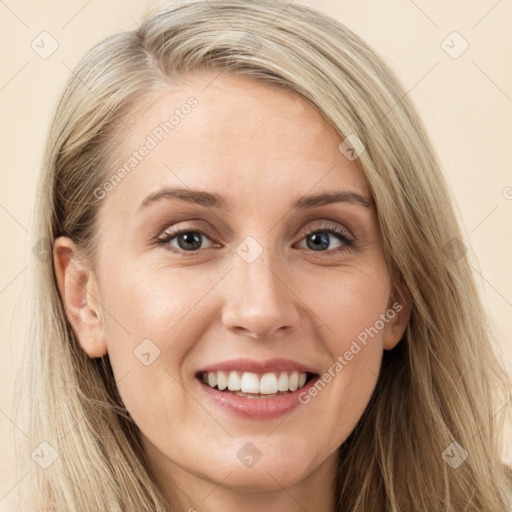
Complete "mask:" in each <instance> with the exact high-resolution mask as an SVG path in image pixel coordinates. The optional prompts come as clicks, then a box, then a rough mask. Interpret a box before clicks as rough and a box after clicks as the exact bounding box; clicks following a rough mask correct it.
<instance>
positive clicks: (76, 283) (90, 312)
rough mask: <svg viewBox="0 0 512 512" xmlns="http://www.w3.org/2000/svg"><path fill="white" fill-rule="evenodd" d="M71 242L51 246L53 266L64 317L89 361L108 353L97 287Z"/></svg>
mask: <svg viewBox="0 0 512 512" xmlns="http://www.w3.org/2000/svg"><path fill="white" fill-rule="evenodd" d="M76 256H77V253H76V248H75V245H74V243H73V241H72V240H71V239H70V238H68V237H64V236H61V237H59V238H57V239H56V240H55V242H54V245H53V264H54V268H55V275H56V277H57V285H58V287H59V293H60V296H61V299H62V303H63V305H64V310H65V312H66V317H67V319H68V321H69V323H70V324H71V327H72V328H73V332H74V333H75V335H76V337H77V339H78V342H79V343H80V346H81V347H82V349H83V351H84V352H85V353H86V354H87V355H88V356H89V357H91V358H93V357H102V356H104V355H105V354H106V353H107V343H106V337H105V332H104V324H103V315H102V308H101V297H100V292H99V285H98V282H97V280H96V277H95V275H94V272H92V270H90V269H88V268H87V267H83V266H82V265H81V264H79V263H78V260H77V257H76Z"/></svg>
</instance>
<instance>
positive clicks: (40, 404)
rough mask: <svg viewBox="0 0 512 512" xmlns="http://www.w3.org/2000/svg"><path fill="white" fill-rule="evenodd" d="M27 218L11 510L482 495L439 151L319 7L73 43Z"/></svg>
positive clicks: (461, 258)
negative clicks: (22, 434) (30, 307)
mask: <svg viewBox="0 0 512 512" xmlns="http://www.w3.org/2000/svg"><path fill="white" fill-rule="evenodd" d="M34 231H35V232H36V233H37V238H36V241H40V242H39V243H40V244H41V245H43V246H44V248H45V249H46V250H47V251H48V253H49V254H51V255H52V257H51V258H42V259H41V260H40V261H39V262H38V266H37V268H36V269H35V272H36V273H35V275H34V284H35V286H36V293H35V295H34V308H35V318H34V321H33V323H32V330H31V333H30V338H29V339H30V344H29V353H28V355H27V358H26V362H27V365H28V370H27V371H26V375H25V376H24V378H23V379H20V383H21V384H22V388H21V389H22V391H23V394H24V396H26V397H27V404H26V409H24V412H25V414H27V415H28V417H29V418H30V429H29V440H28V445H27V446H28V448H27V447H25V448H24V450H25V451H24V452H22V453H27V449H28V450H29V453H31V458H30V459H29V460H28V462H29V463H30V464H32V467H31V469H30V478H27V479H26V480H24V481H23V482H22V483H21V484H20V486H19V487H20V489H21V495H22V496H21V497H20V501H19V510H24V511H28V510H38V511H42V510H44V511H63V510H66V511H86V510H87V511H89V510H109V511H121V510H123V511H135V510H158V511H164V510H165V511H167V510H189V511H192V510H198V511H217V510H222V511H235V510H246V511H256V510H265V509H272V510H281V511H295V510H310V511H314V510H331V511H341V510H351V511H360V512H363V511H364V512H366V511H370V510H371V511H392V512H398V511H404V510H405V511H410V510H417V511H430V512H431V511H453V512H455V511H457V512H458V511H461V510H465V511H468V512H471V511H473V512H476V511H479V512H481V511H493V512H498V511H502V512H505V511H506V510H507V506H508V505H507V504H510V503H511V501H512V496H511V493H512V491H511V481H512V472H511V469H510V467H508V466H506V465H505V464H504V463H503V462H502V461H501V459H500V454H501V451H502V446H501V437H500V434H501V425H500V424H499V422H498V421H497V420H496V419H495V415H496V413H497V409H498V406H501V405H502V404H503V403H505V399H506V397H507V392H508V390H509V381H508V378H507V376H506V374H505V372H504V371H503V369H502V368H500V366H499V365H498V363H497V361H496V359H495V358H494V355H493V352H492V343H491V341H492V335H491V333H490V332H489V328H488V324H487V321H486V318H485V316H484V311H483V308H482V305H481V303H480V301H479V298H478V295H477V290H476V287H475V284H474V280H473V277H472V274H471V271H470V266H469V264H468V261H467V259H466V256H465V245H464V243H463V241H462V238H463V236H462V233H461V230H460V228H459V226H458V223H457V220H456V216H455V214H454V207H453V206H452V204H451V199H450V196H449V193H448V191H447V188H446V185H445V183H444V180H443V177H442V174H441V172H440V169H439V164H438V162H437V160H436V157H435V155H434V152H433V150H432V147H431V144H430V142H429V139H428V137H427V135H426V133H425V130H424V128H423V126H422V124H421V122H420V120H419V118H418V115H417V114H416V111H415V109H414V107H413V106H412V105H411V104H410V102H409V100H408V98H407V96H406V94H405V92H404V90H403V89H402V87H401V86H400V84H399V82H398V80H397V78H396V77H395V76H394V74H393V73H392V71H390V69H389V68H388V67H387V66H386V65H385V63H383V62H382V60H381V59H380V58H379V57H378V56H377V55H376V54H375V52H374V51H373V50H371V49H370V48H369V47H368V45H367V44H365V43H364V42H363V41H362V40H361V39H359V38H358V37H357V36H356V35H354V34H353V33H352V32H351V31H350V30H348V29H347V28H345V27H344V26H343V25H341V24H340V23H338V22H336V21H335V20H332V19H330V18H328V17H326V16H325V15H322V14H321V13H319V12H317V11H314V10H312V9H311V8H309V7H305V6H303V5H299V4H295V3H290V4H285V3H284V2H281V1H267V0H265V1H258V2H254V3H252V2H244V1H242V0H220V1H215V2H202V1H200V2H191V3H187V4H181V5H177V6H174V7H173V8H169V9H167V10H164V11H162V12H159V13H157V14H154V15H152V16H150V17H148V18H147V19H146V20H145V21H144V22H143V23H142V25H141V26H140V27H139V28H137V29H136V30H133V31H129V32H124V33H120V34H117V35H115V36H112V37H110V38H108V39H107V40H105V41H103V42H102V43H100V44H98V45H97V46H96V47H95V48H93V49H92V50H91V51H90V52H89V53H88V54H87V55H86V57H85V58H84V59H83V60H82V62H81V63H80V64H79V66H78V68H77V70H76V73H74V76H73V77H72V79H71V80H70V82H69V83H68V85H67V87H66V89H65V91H64V94H63V96H62V98H61V100H60V102H59V105H58V108H57V110H56V113H55V117H54V120H53V123H52V127H51V131H50V134H49V138H48V145H47V150H46V157H45V160H44V165H43V173H42V177H41V182H40V187H39V196H38V204H37V210H36V226H35V229H34ZM42 252H44V251H42ZM20 459H24V460H26V459H27V457H26V456H25V457H23V456H21V455H20ZM34 464H36V466H35V467H34ZM23 469H24V468H23V467H22V468H21V470H22V471H23ZM25 471H26V470H25Z"/></svg>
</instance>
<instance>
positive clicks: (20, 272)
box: [0, 0, 512, 503]
mask: <svg viewBox="0 0 512 512" xmlns="http://www.w3.org/2000/svg"><path fill="white" fill-rule="evenodd" d="M304 3H306V4H308V5H311V6H314V7H318V8H320V9H322V10H324V11H325V12H326V13H328V14H330V15H332V16H334V17H335V18H338V19H339V20H340V21H342V22H344V23H345V24H346V25H347V26H348V27H349V28H351V29H352V30H354V31H355V32H356V33H358V34H359V35H361V36H362V37H363V38H364V39H366V40H367V41H368V42H369V43H370V44H372V45H373V46H374V48H375V49H376V50H378V51H379V52H380V53H381V55H382V56H384V57H385V58H386V59H387V61H388V62H389V63H390V64H391V66H392V67H394V68H395V69H396V70H397V72H398V74H399V76H400V77H401V78H402V81H403V83H404V86H405V88H406V90H407V91H409V92H408V94H409V95H410V96H411V97H412V99H413V100H414V101H415V103H416V104H417V106H418V108H419V110H420V113H421V114H422V116H423V118H424V121H425V123H426V125H427V128H428V130H429V132H430V133H431V137H432V140H433V142H434V144H435V146H436V148H437V150H438V152H439V155H440V158H441V161H442V163H443V164H444V166H445V172H446V175H447V178H448V181H449V183H450V184H451V186H452V189H453V194H454V196H455V198H456V200H457V201H458V204H459V206H460V210H461V213H462V217H463V222H464V226H465V229H466V232H467V238H468V242H469V243H470V244H472V246H473V247H474V249H475V252H476V254H477V256H478V259H479V261H480V269H481V274H477V277H478V280H479V282H480V283H481V285H482V289H483V293H484V295H485V301H486V304H487V307H488V309H489V311H490V312H491V314H492V315H493V316H494V318H495V319H496V325H497V329H498V332H499V335H500V339H499V340H498V341H499V344H500V345H499V347H500V348H499V349H500V351H501V352H502V356H501V357H502V358H503V360H504V363H505V365H506V367H507V368H508V370H509V371H510V372H511V373H512V339H511V338H512V337H511V334H510V333H511V332H512V269H511V262H512V236H511V235H512V230H511V227H512V172H511V169H512V138H511V135H512V99H511V98H512V68H511V67H510V59H511V53H512V51H511V50H512V31H511V30H510V21H509V20H510V19H511V18H512V4H511V3H510V2H509V1H508V0H501V1H496V0H480V1H475V0H473V1H468V0H451V1H450V2H446V1H441V0H439V1H427V0H415V1H413V0H409V1H407V0H400V1H382V0H350V1H348V0H347V1H345V0H343V1H335V0H309V1H307V2H304ZM160 4H163V2H158V3H156V2H149V3H148V2H144V1H142V0H128V1H126V0H123V1H121V0H115V1H108V2H105V1H101V2H100V1H98V0H89V1H87V0H72V1H64V0H61V1H48V0H47V1H40V2H36V1H34V0H32V1H28V0H18V1H16V0H6V1H5V2H4V1H2V2H1V3H0V37H1V39H2V41H1V47H2V48H3V49H4V51H3V65H2V66H1V68H0V108H1V120H2V137H1V155H2V161H1V164H2V173H1V183H0V222H1V226H2V229H1V232H0V233H1V234H0V237H1V247H2V252H1V263H2V264H1V265H0V330H1V348H2V350H1V354H2V357H0V453H1V457H0V503H1V500H2V498H3V497H4V495H6V494H8V493H9V490H10V489H11V488H12V487H13V486H15V485H16V481H15V480H14V475H13V474H12V464H13V455H12V447H11V439H10V436H11V432H12V430H13V428H14V426H13V424H12V422H11V419H10V414H11V404H10V398H11V385H12V382H13V376H14V370H15V367H16V366H17V365H18V364H19V362H20V356H19V347H20V344H21V342H22V340H21V333H22V329H23V326H24V324H25V321H26V319H25V318H22V315H21V314H20V312H19V308H20V305H21V303H22V292H23V290H24V286H26V276H27V272H26V270H27V266H28V265H29V264H30V263H31V251H30V249H31V248H30V247H29V244H28V230H29V219H30V209H31V207H32V204H33V193H34V185H35V183H36V179H37V172H38V165H39V160H40V156H41V150H42V144H43V140H44V137H45V134H46V131H47V126H48V122H49V118H50V113H51V111H52V109H53V106H54V104H55V101H56V99H57V96H58V94H59V93H60V91H61V89H62V87H63V85H64V83H65V81H66V80H67V78H68V77H69V74H70V68H72V67H74V65H75V64H76V63H77V61H78V59H79V58H80V57H81V56H82V55H83V54H84V53H85V52H86V51H87V50H88V49H89V48H90V47H91V46H92V45H93V44H94V43H96V42H98V41H99V40H100V39H101V38H103V37H105V36H107V35H109V34H111V33H112V32H115V31H118V30H121V29H127V28H132V27H133V26H134V25H135V24H136V22H137V20H139V19H140V17H141V16H142V15H143V14H144V13H145V12H146V10H147V9H148V8H150V9H152V8H154V7H156V6H158V5H160ZM43 31H46V32H48V33H49V34H51V37H52V38H53V39H55V40H56V41H57V43H58V48H57V50H56V51H55V52H54V53H53V54H52V55H50V56H48V57H47V58H42V57H41V56H40V55H38V53H36V51H34V50H33V49H32V47H31V44H32V41H34V40H35V43H34V46H36V45H37V44H39V48H40V49H39V50H38V51H40V52H42V51H48V50H49V49H50V48H51V41H50V39H49V36H39V35H40V34H41V32H43ZM453 31H457V32H458V33H459V34H460V35H461V36H462V38H464V40H466V41H467V43H468V44H469V47H468V49H467V50H466V51H465V52H464V53H462V54H461V55H460V56H459V57H458V58H456V59H454V58H452V57H450V56H449V55H448V54H447V53H446V52H445V51H444V49H443V47H442V46H441V43H442V41H443V40H445V38H447V36H448V35H449V34H451V33H452V32H453ZM42 37H45V38H46V39H45V43H44V47H42V45H43V43H41V38H42ZM462 44H464V41H463V40H462V39H460V37H459V36H457V35H455V36H453V35H452V36H450V37H449V38H448V39H447V41H446V42H445V43H444V47H446V48H447V50H448V51H450V52H452V53H453V52H457V51H458V50H460V49H461V48H462V46H461V45H462ZM449 47H451V48H449ZM36 48H37V46H36ZM45 56H46V55H45ZM509 405H510V404H509ZM506 410H507V408H506V407H505V408H504V409H503V411H502V414H503V413H504V412H505V411H506ZM18 427H19V428H20V429H21V430H23V425H18ZM511 437H512V436H511ZM507 458H508V459H509V460H512V452H511V450H509V451H508V454H507Z"/></svg>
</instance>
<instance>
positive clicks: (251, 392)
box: [196, 370, 318, 399]
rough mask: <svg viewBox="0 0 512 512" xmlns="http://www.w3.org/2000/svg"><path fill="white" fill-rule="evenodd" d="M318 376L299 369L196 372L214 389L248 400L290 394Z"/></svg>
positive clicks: (199, 377) (197, 375)
mask: <svg viewBox="0 0 512 512" xmlns="http://www.w3.org/2000/svg"><path fill="white" fill-rule="evenodd" d="M317 377H318V374H316V373H312V372H302V371H300V372H299V371H297V370H295V371H290V370H280V371H274V372H266V373H256V372H247V371H245V372H242V371H236V370H231V371H227V370H217V371H201V372H198V373H197V374H196V378H197V379H198V380H199V381H200V382H201V383H202V384H204V385H205V386H208V387H209V388H211V389H214V390H216V391H219V392H221V393H226V394H233V395H236V396H239V397H243V398H248V399H258V398H259V399H265V398H267V399H268V398H278V397H280V396H285V395H289V394H291V393H295V392H297V391H300V390H302V388H304V387H307V385H308V384H309V383H310V382H311V381H312V380H313V379H315V378H317Z"/></svg>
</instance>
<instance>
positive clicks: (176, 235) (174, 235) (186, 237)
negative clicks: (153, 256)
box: [157, 229, 209, 252]
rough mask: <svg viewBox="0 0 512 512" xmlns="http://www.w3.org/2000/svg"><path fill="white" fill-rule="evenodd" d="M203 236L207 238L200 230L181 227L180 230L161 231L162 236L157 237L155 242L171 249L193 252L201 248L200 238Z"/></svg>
mask: <svg viewBox="0 0 512 512" xmlns="http://www.w3.org/2000/svg"><path fill="white" fill-rule="evenodd" d="M203 237H205V238H206V239H208V240H209V238H208V237H207V236H206V235H205V234H204V233H203V232H202V231H198V230H194V229H182V230H180V231H174V232H165V233H163V236H161V237H159V238H158V239H157V243H158V244H159V245H163V246H165V248H166V249H168V250H171V251H176V252H179V251H180V250H181V251H185V252H194V251H197V250H199V249H201V241H202V240H201V239H202V238H203ZM173 240H175V241H176V244H177V247H176V245H173V244H172V243H171V242H172V241H173Z"/></svg>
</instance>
